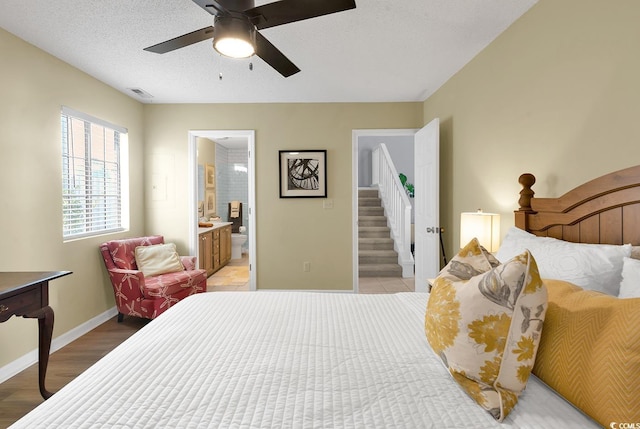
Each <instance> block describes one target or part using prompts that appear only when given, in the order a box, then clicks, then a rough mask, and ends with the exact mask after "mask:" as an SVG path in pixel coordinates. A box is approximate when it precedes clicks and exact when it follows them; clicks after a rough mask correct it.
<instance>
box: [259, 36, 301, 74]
mask: <svg viewBox="0 0 640 429" xmlns="http://www.w3.org/2000/svg"><path fill="white" fill-rule="evenodd" d="M256 55H257V56H259V57H260V58H262V59H263V60H264V61H265V62H266V63H267V64H269V65H270V66H271V67H273V68H274V69H275V70H276V71H277V72H278V73H280V74H281V75H282V76H284V77H289V76H291V75H294V74H296V73H298V72H299V71H300V69H299V68H298V67H297V66H296V65H295V64H293V63H292V62H291V60H289V58H287V57H286V56H285V55H284V54H283V53H282V52H280V51H279V50H278V48H276V47H275V46H273V44H272V43H271V42H270V41H268V40H267V39H266V38H265V37H264V36H263V35H261V34H260V33H258V32H257V31H256Z"/></svg>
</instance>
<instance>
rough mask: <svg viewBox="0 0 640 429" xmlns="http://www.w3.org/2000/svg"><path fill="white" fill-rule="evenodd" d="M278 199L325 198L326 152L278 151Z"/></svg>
mask: <svg viewBox="0 0 640 429" xmlns="http://www.w3.org/2000/svg"><path fill="white" fill-rule="evenodd" d="M278 162H279V172H280V198H326V197H327V151H326V150H281V151H279V160H278Z"/></svg>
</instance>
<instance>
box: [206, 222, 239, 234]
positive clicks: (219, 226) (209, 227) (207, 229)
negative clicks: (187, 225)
mask: <svg viewBox="0 0 640 429" xmlns="http://www.w3.org/2000/svg"><path fill="white" fill-rule="evenodd" d="M227 225H233V222H215V223H214V224H213V226H207V227H204V228H202V227H198V234H202V233H203V232H209V231H213V230H214V229H218V228H222V227H223V226H227Z"/></svg>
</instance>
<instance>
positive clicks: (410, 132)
mask: <svg viewBox="0 0 640 429" xmlns="http://www.w3.org/2000/svg"><path fill="white" fill-rule="evenodd" d="M418 131H419V128H385V129H361V130H352V132H351V174H352V176H351V183H352V186H351V188H352V197H351V207H352V209H351V213H352V220H351V225H352V227H351V235H352V237H351V240H352V246H353V251H352V253H353V262H352V263H353V292H354V293H358V278H359V277H360V276H359V271H358V269H359V263H358V141H359V139H360V138H361V137H397V136H412V137H414V136H415V135H416V133H417V132H418Z"/></svg>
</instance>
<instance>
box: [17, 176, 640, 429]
mask: <svg viewBox="0 0 640 429" xmlns="http://www.w3.org/2000/svg"><path fill="white" fill-rule="evenodd" d="M534 181H535V179H534V178H533V176H530V175H523V176H522V177H521V183H523V186H524V187H523V192H522V193H521V199H520V208H519V209H518V210H517V211H516V215H515V223H516V225H517V226H518V227H519V228H521V229H522V230H526V231H531V232H532V233H534V234H533V235H535V236H536V237H538V236H545V237H544V238H548V237H556V238H561V239H564V240H570V241H576V242H589V243H600V242H605V243H610V244H613V245H622V243H631V244H634V245H639V244H640V227H636V226H637V225H640V222H638V220H639V219H638V214H639V213H640V211H639V209H638V207H639V205H640V167H633V168H631V169H627V170H623V171H622V172H616V173H613V174H611V175H607V176H604V177H603V178H600V179H597V180H595V181H593V182H590V184H587V185H585V186H586V187H584V186H583V187H579V188H576V189H577V190H578V191H577V192H578V194H584V195H583V196H582V197H580V200H581V201H586V202H582V203H578V202H576V199H575V198H574V197H573V196H572V195H574V194H573V192H574V191H572V192H569V193H567V194H566V195H565V196H563V197H561V198H559V199H554V200H547V199H538V198H536V197H534V195H533V191H532V190H531V186H532V185H533V182H534ZM620 183H622V184H623V185H622V186H619V185H618V184H620ZM612 185H615V186H612ZM618 188H620V189H618ZM602 201H606V202H602ZM565 202H568V207H569V209H567V208H566V207H565ZM585 205H586V208H585ZM561 207H562V208H561ZM594 217H595V218H597V219H598V220H597V221H595V220H593V218H594ZM545 218H549V219H551V221H545V220H544V219H545ZM616 224H617V227H616ZM565 225H566V226H565ZM576 225H577V226H576ZM594 225H598V227H597V228H596V229H597V230H598V233H597V234H596V235H597V237H598V238H597V239H594V237H595V235H594V234H591V233H589V232H588V231H587V230H591V229H593V227H594ZM540 238H543V237H540ZM554 281H555V280H554ZM545 282H546V280H545ZM549 289H551V288H550V287H549ZM594 293H596V292H594ZM550 296H551V294H550ZM609 298H610V299H615V300H619V298H614V297H609ZM609 298H607V299H609ZM429 299H430V295H429V294H421V293H398V294H391V295H358V294H346V293H308V292H255V293H246V292H225V293H209V294H198V295H194V296H191V297H188V298H187V299H185V300H183V301H182V302H180V303H179V304H177V305H175V306H174V307H172V308H171V309H169V310H168V311H166V312H165V313H164V314H163V315H162V316H160V317H158V318H157V319H156V320H154V321H152V322H151V323H149V324H148V325H146V326H145V327H144V328H142V329H141V330H140V331H138V332H137V333H136V334H134V335H133V336H132V337H131V338H129V339H128V340H127V341H125V342H124V343H122V344H121V345H120V346H118V347H117V348H116V349H114V350H113V351H112V352H111V353H109V354H108V355H107V356H105V357H104V358H103V359H101V360H100V361H98V362H97V363H96V364H95V365H93V366H92V367H91V368H89V369H88V370H87V371H85V372H84V373H83V374H81V375H80V376H78V377H77V378H76V379H75V380H73V381H72V382H70V383H69V384H68V385H67V386H65V387H64V388H63V389H61V390H60V391H59V392H57V393H56V394H55V395H53V396H52V397H51V398H50V399H48V400H47V401H45V402H44V403H42V404H41V405H40V406H38V407H37V408H36V409H34V410H33V411H32V412H30V413H29V414H27V415H26V416H24V417H23V418H22V419H20V420H19V421H18V422H16V423H15V424H14V425H12V426H11V428H13V429H18V428H29V429H33V428H55V427H58V428H65V429H66V428H95V427H105V428H118V427H120V428H159V427H167V428H209V427H216V428H217V427H225V428H226V427H229V428H273V427H279V428H438V429H440V428H459V427H474V428H491V427H502V428H546V427H562V428H588V427H600V426H603V425H605V424H607V425H608V424H609V422H606V423H603V422H602V421H597V420H594V417H590V416H589V415H587V414H586V413H585V412H584V411H583V410H580V409H578V408H576V406H575V405H574V404H572V403H570V402H568V401H567V400H565V399H564V398H563V397H561V396H560V395H559V394H558V393H556V392H555V391H554V390H552V389H551V388H550V387H549V386H547V385H546V384H545V383H544V382H543V381H542V380H541V379H540V378H538V377H537V376H536V375H531V376H530V377H529V379H528V381H527V383H526V389H524V391H522V393H520V394H519V398H518V401H517V404H515V406H514V407H513V410H512V411H511V412H510V413H508V415H506V416H505V417H504V419H503V420H502V421H501V422H499V421H498V420H496V418H495V417H494V416H492V415H491V414H490V413H488V412H487V411H486V410H485V409H483V408H482V407H480V406H478V404H477V403H476V402H475V401H474V400H473V399H472V398H471V396H469V395H468V394H467V393H465V390H464V389H462V388H460V385H459V384H458V383H456V381H454V378H452V375H451V373H450V371H449V369H448V368H447V367H445V365H443V362H442V361H441V357H439V356H438V355H437V354H436V353H434V352H433V350H432V348H431V346H430V343H429V341H428V340H427V338H426V336H425V310H426V308H427V303H428V301H429ZM625 302H627V303H629V305H631V306H634V305H635V307H638V306H639V305H640V300H638V299H633V298H631V299H627V300H626V301H625ZM553 311H554V310H552V309H551V305H550V306H549V309H548V310H547V316H549V314H550V313H552V312H553ZM545 323H546V321H545ZM629 323H634V324H635V327H636V331H638V332H640V330H638V329H637V326H638V324H639V323H640V320H637V321H636V320H634V319H631V320H630V322H629ZM544 326H545V328H544V329H543V331H542V332H544V333H545V334H546V332H547V325H546V324H545V325H544ZM550 332H551V330H550ZM543 337H544V334H543ZM632 340H633V341H635V340H634V339H632ZM545 346H546V347H547V349H549V348H551V349H554V347H553V346H549V345H548V344H547V345H544V344H540V347H539V349H538V352H539V354H540V353H549V350H547V351H545V350H544V347H545ZM638 347H640V345H639V346H638ZM551 351H553V350H551ZM630 352H633V350H631V351H630ZM639 356H640V353H639ZM639 359H640V358H639ZM627 363H629V362H627ZM634 365H640V361H638V362H636V361H635V360H634V361H632V362H630V363H629V366H630V370H631V371H635V370H636V369H640V366H634ZM569 366H571V365H569ZM552 367H554V365H552ZM536 370H538V371H539V372H540V373H544V371H545V370H546V368H534V370H533V371H534V374H535V373H536ZM639 384H640V383H639ZM636 394H637V393H636V390H633V392H632V393H631V395H632V396H631V401H633V400H635V399H638V398H640V395H639V396H637V397H636V396H635V395H636ZM577 402H579V401H577ZM638 404H640V399H639V401H638ZM639 409H640V406H639ZM634 413H635V412H632V413H631V414H627V415H624V416H619V417H620V418H619V419H618V420H616V422H628V423H635V422H640V415H638V414H634ZM600 418H602V417H600ZM605 418H606V417H605ZM631 419H635V420H631ZM612 422H613V421H612ZM627 427H630V426H627Z"/></svg>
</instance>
